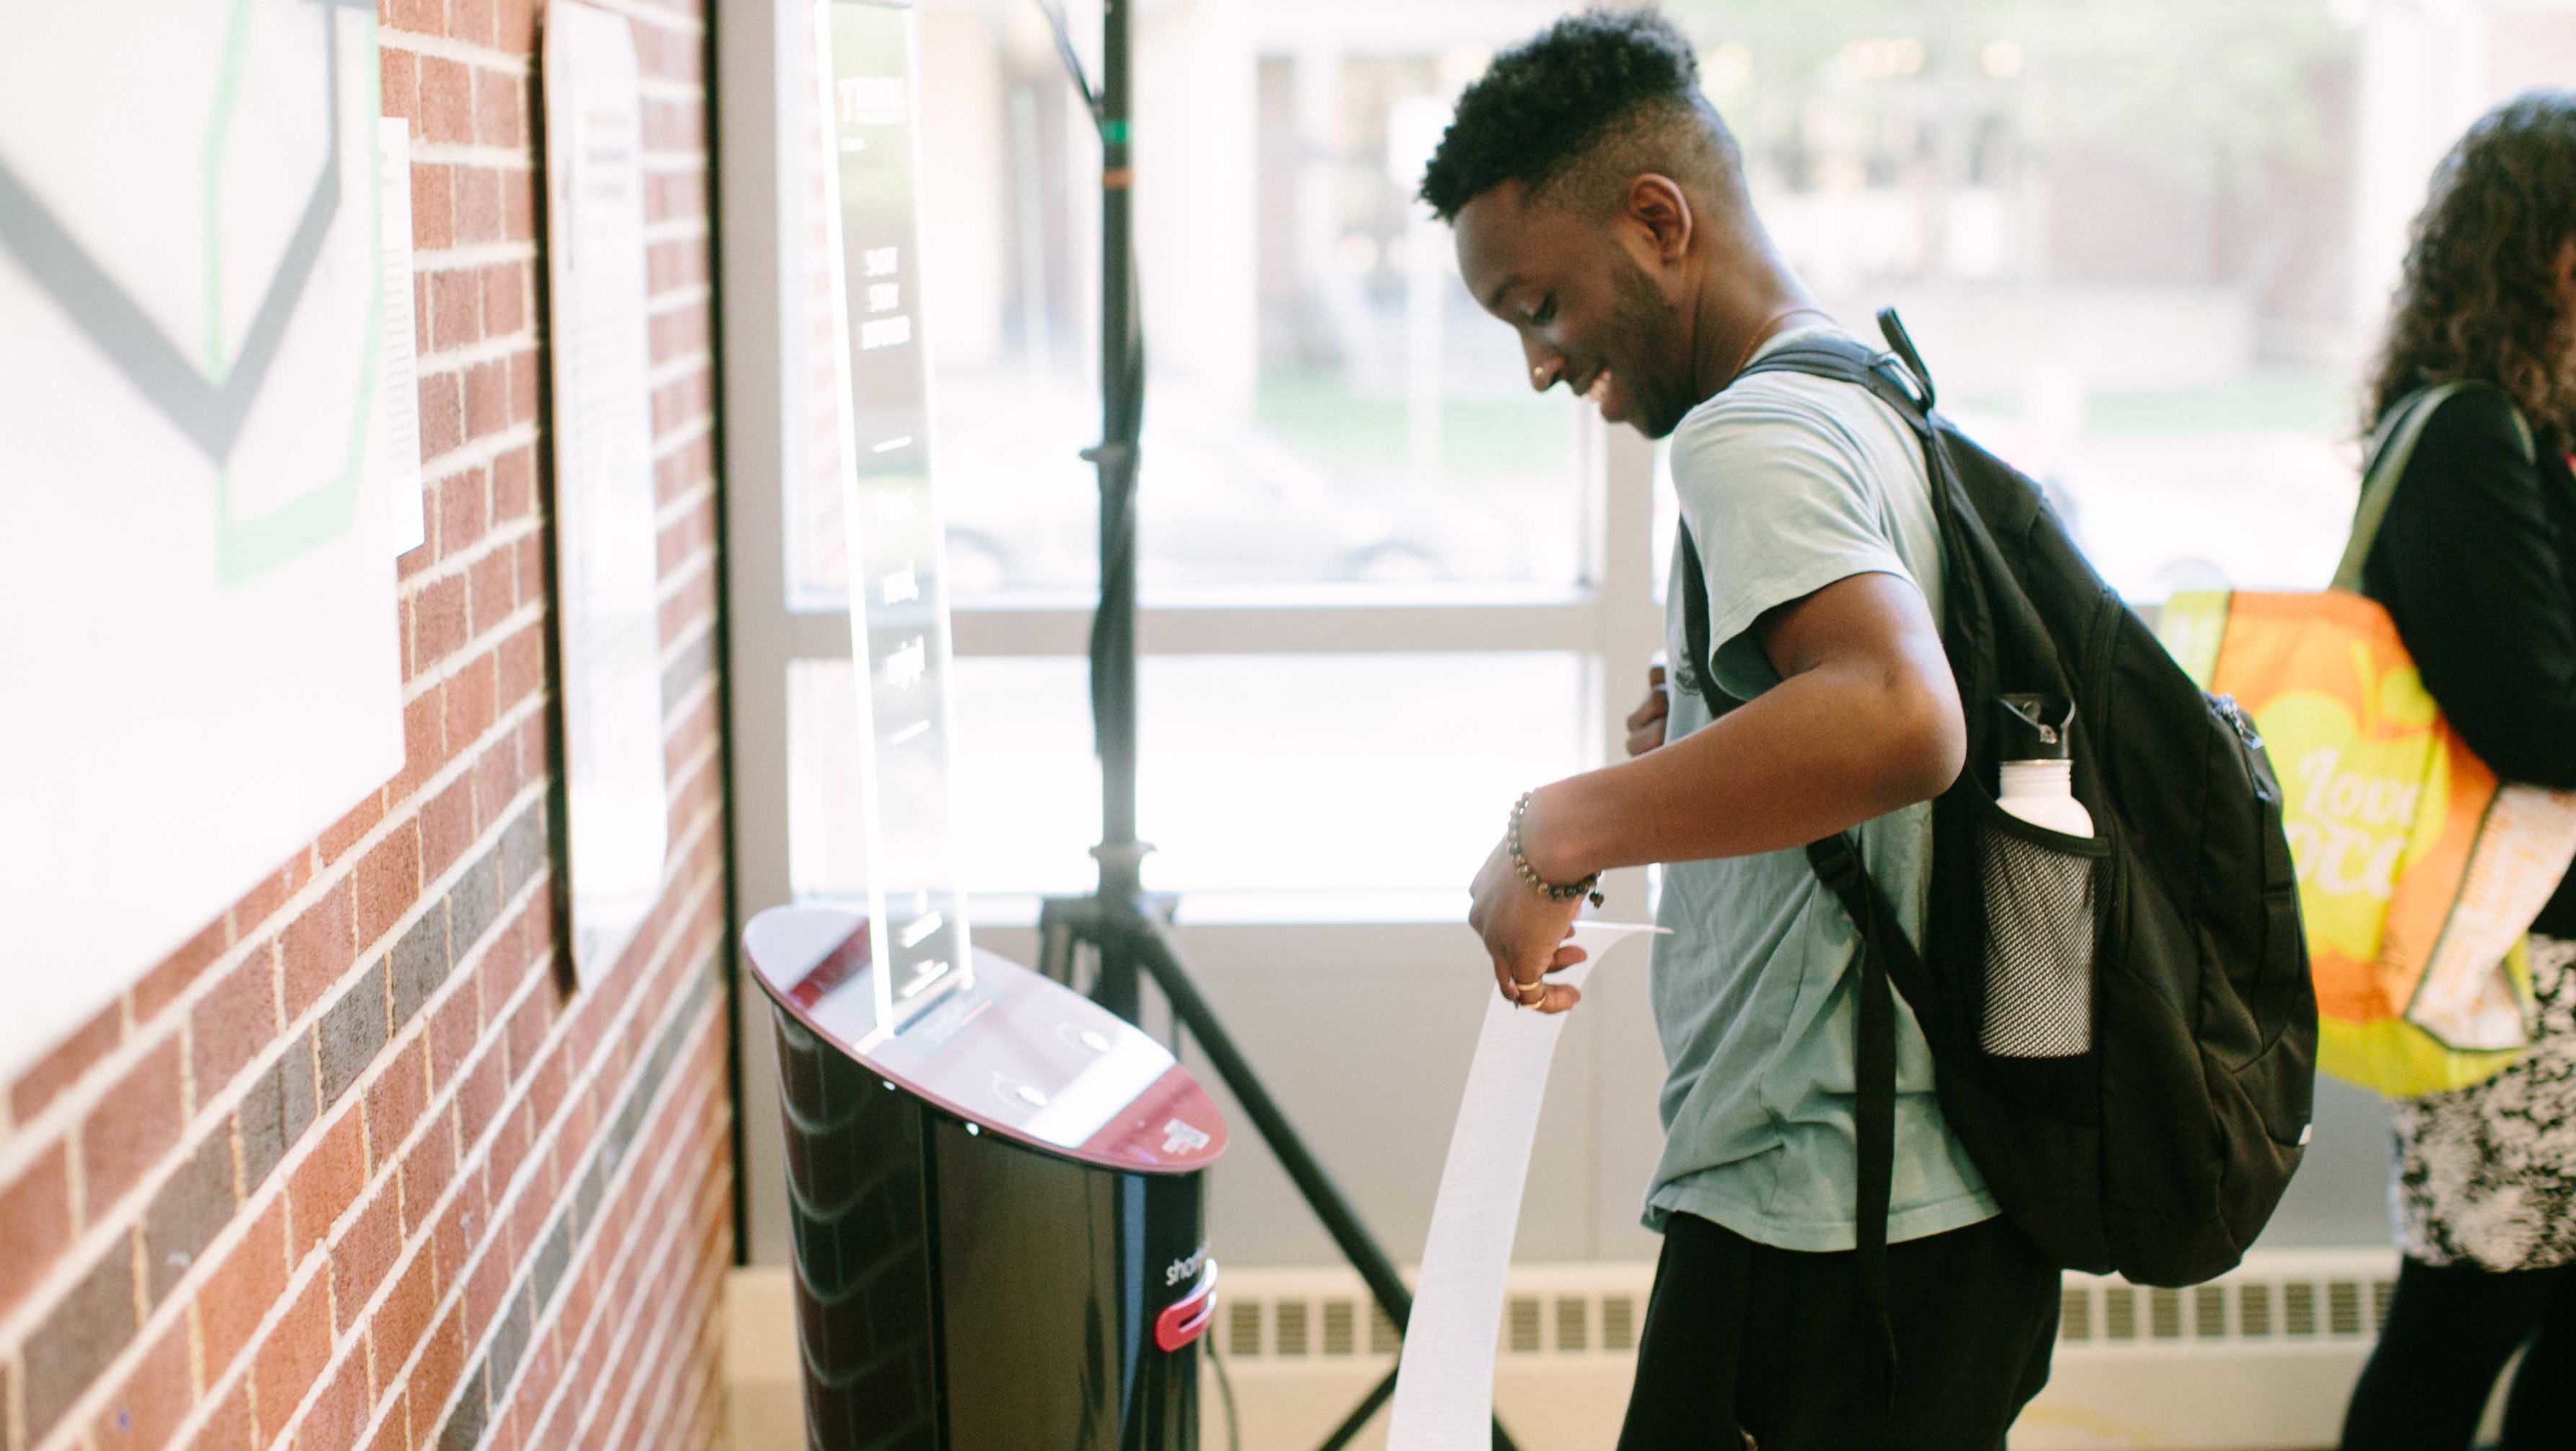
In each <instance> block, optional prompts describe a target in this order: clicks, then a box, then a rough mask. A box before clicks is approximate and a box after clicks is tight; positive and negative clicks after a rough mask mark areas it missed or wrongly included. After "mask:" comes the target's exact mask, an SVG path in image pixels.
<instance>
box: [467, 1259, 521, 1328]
mask: <svg viewBox="0 0 2576 1451" xmlns="http://www.w3.org/2000/svg"><path fill="white" fill-rule="evenodd" d="M487 1242H488V1246H489V1247H488V1248H486V1249H485V1250H484V1252H483V1258H482V1259H480V1260H478V1261H476V1262H475V1265H474V1272H473V1273H472V1274H471V1275H469V1276H467V1277H466V1282H465V1334H466V1338H468V1339H470V1340H477V1341H479V1340H481V1339H482V1338H483V1334H484V1332H485V1331H487V1330H489V1329H491V1328H492V1322H493V1320H494V1319H496V1318H498V1317H499V1316H502V1315H505V1314H508V1313H509V1308H510V1303H509V1302H510V1257H509V1256H508V1255H506V1254H504V1253H502V1249H503V1245H502V1243H501V1237H500V1236H499V1235H497V1234H496V1235H489V1236H487Z"/></svg>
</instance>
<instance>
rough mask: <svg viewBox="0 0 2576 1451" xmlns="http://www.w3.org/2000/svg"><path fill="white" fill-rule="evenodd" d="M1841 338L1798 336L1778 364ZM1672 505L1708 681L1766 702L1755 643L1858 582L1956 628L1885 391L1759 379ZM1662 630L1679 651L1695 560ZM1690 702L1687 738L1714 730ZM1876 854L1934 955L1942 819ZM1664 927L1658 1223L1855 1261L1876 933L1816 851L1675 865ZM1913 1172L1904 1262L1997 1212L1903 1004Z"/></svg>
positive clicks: (1912, 460)
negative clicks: (1869, 981)
mask: <svg viewBox="0 0 2576 1451" xmlns="http://www.w3.org/2000/svg"><path fill="white" fill-rule="evenodd" d="M1821 331H1825V329H1819V328H1808V329H1802V330H1798V331H1793V332H1790V333H1786V334H1783V335H1782V336H1781V337H1779V338H1776V339H1774V340H1772V341H1771V342H1770V343H1769V344H1767V345H1766V346H1765V347H1764V348H1763V350H1762V351H1763V352H1765V353H1767V352H1770V351H1771V350H1772V349H1774V348H1777V347H1779V346H1781V345H1782V344H1784V343H1786V342H1788V341H1790V340H1792V339H1794V338H1799V337H1808V336H1813V335H1815V334H1816V333H1818V332H1821ZM1672 475H1673V484H1674V487H1675V489H1676V491H1677V492H1678V493H1679V495H1680V499H1681V509H1682V518H1683V520H1684V521H1685V522H1686V523H1688V524H1689V526H1690V530H1691V535H1692V537H1693V539H1694V540H1695V541H1696V542H1697V543H1698V546H1699V552H1700V559H1701V562H1702V565H1703V572H1704V574H1705V576H1706V579H1707V583H1708V600H1709V640H1710V642H1711V646H1710V655H1711V659H1710V661H1709V662H1707V665H1708V668H1709V669H1710V670H1711V674H1710V677H1709V678H1710V680H1711V681H1712V682H1713V683H1714V684H1715V685H1716V686H1717V687H1718V689H1719V690H1720V691H1722V692H1723V693H1724V694H1725V695H1727V696H1729V697H1731V698H1733V699H1735V700H1739V701H1742V700H1750V699H1752V698H1754V697H1755V696H1758V695H1760V694H1761V693H1762V692H1763V691H1765V690H1768V689H1770V688H1771V687H1772V686H1774V685H1776V684H1778V683H1779V680H1780V677H1779V675H1778V673H1777V672H1776V671H1774V670H1773V669H1772V668H1771V663H1770V660H1769V659H1768V657H1766V656H1765V655H1764V654H1763V651H1762V648H1761V644H1760V642H1759V641H1758V640H1757V639H1756V638H1755V637H1754V635H1753V634H1752V633H1751V630H1752V625H1753V622H1754V620H1755V619H1756V618H1758V617H1759V616H1760V615H1762V614H1763V613H1764V612H1765V611H1767V610H1770V609H1772V608H1773V607H1775V606H1778V605H1783V604H1786V603H1788V602H1790V601H1792V600H1797V599H1801V598H1804V597H1805V596H1807V595H1810V594H1813V593H1815V592H1816V591H1817V590H1820V589H1822V588H1824V587H1825V586H1827V585H1829V584H1832V583H1834V582H1836V581H1838V580H1843V579H1848V578H1851V577H1852V576H1854V575H1859V574H1890V575H1894V576H1897V577H1898V578H1900V579H1904V580H1907V581H1909V582H1912V583H1913V584H1915V586H1916V587H1917V588H1919V589H1921V590H1923V591H1924V593H1925V595H1926V597H1927V600H1928V602H1929V604H1930V605H1931V607H1932V613H1933V615H1934V617H1935V618H1938V617H1939V615H1940V604H1941V597H1940V589H1941V563H1940V560H1941V554H1940V538H1939V533H1938V530H1937V527H1936V525H1935V523H1934V519H1933V514H1932V495H1931V486H1930V484H1929V482H1928V481H1927V479H1926V478H1925V475H1924V468H1923V454H1922V449H1921V446H1920V445H1919V444H1918V443H1917V442H1916V440H1915V437H1914V434H1913V433H1912V431H1911V430H1910V429H1909V428H1908V427H1907V426H1906V424H1905V422H1904V420H1903V419H1901V418H1899V417H1898V416H1897V414H1896V413H1895V411H1894V410H1892V409H1890V408H1889V407H1888V406H1887V405H1886V404H1884V403H1881V402H1880V401H1878V400H1877V399H1876V398H1874V397H1872V396H1871V395H1870V394H1869V393H1868V392H1867V391H1866V390H1864V389H1861V388H1858V387H1855V386H1853V385H1850V384H1847V383H1838V382H1833V381H1831V380H1828V379H1823V378H1813V377H1808V376H1806V375H1804V374H1793V373H1765V374H1760V375H1757V376H1755V377H1751V378H1746V379H1744V380H1742V381H1741V382H1738V383H1737V384H1735V385H1734V386H1733V387H1731V388H1728V389H1727V390H1726V391H1725V392H1723V393H1720V394H1718V395H1717V396H1716V397H1714V398H1711V399H1709V400H1708V401H1707V402H1705V403H1702V404H1701V405H1699V406H1698V407H1697V408H1695V409H1693V410H1691V412H1690V414H1689V415H1688V416H1687V417H1685V418H1684V419H1683V420H1682V422H1681V426H1680V427H1679V428H1677V429H1676V430H1674V433H1673V436H1672ZM1674 554H1675V556H1676V559H1675V563H1674V568H1675V570H1676V573H1675V575H1674V580H1673V584H1672V587H1671V589H1670V591H1669V593H1668V595H1667V602H1666V605H1665V609H1664V635H1665V645H1666V651H1667V655H1668V657H1669V658H1671V659H1673V660H1681V659H1684V658H1686V656H1687V650H1686V649H1685V647H1684V645H1683V643H1682V587H1681V583H1680V575H1679V573H1678V571H1679V568H1680V561H1679V558H1678V556H1679V554H1680V551H1679V550H1675V551H1674ZM1709 718H1710V717H1709V712H1708V708H1707V706H1706V704H1705V703H1704V702H1703V701H1701V700H1700V699H1699V698H1698V697H1697V695H1696V694H1695V693H1693V692H1691V691H1688V690H1684V689H1681V688H1679V687H1678V686H1676V687H1675V688H1674V690H1673V692H1672V714H1671V717H1670V720H1669V723H1668V724H1667V726H1666V737H1667V739H1669V740H1678V739H1680V738H1681V737H1682V736H1684V735H1687V734H1689V733H1690V732H1692V731H1694V730H1697V729H1699V728H1701V727H1702V726H1705V725H1706V724H1708V722H1709ZM1860 842H1861V855H1862V857H1863V859H1864V860H1865V861H1866V862H1867V863H1868V865H1869V869H1870V872H1871V874H1872V875H1873V876H1874V877H1876V878H1877V880H1878V882H1879V884H1880V886H1881V887H1883V888H1884V889H1885V890H1886V892H1887V894H1888V898H1889V900H1890V901H1891V902H1892V903H1894V905H1895V907H1896V911H1897V915H1898V917H1899V919H1900V920H1901V921H1902V923H1903V925H1904V927H1905V930H1906V933H1907V935H1909V936H1911V937H1913V938H1914V939H1915V940H1916V941H1918V942H1919V941H1920V940H1921V938H1922V930H1923V908H1924V901H1925V898H1926V896H1927V893H1928V890H1929V882H1930V864H1931V853H1932V814H1931V808H1930V807H1929V806H1928V805H1918V806H1910V807H1907V808H1906V809H1904V810H1902V811H1897V812H1892V813H1890V814H1888V815H1886V816H1882V817H1880V818H1878V819H1877V820H1875V821H1871V822H1868V823H1866V824H1864V825H1863V826H1862V827H1861V828H1860ZM1656 919H1657V921H1658V922H1659V923H1661V924H1662V925H1663V926H1665V927H1669V928H1671V929H1672V932H1673V935H1672V936H1670V937H1666V938H1659V939H1657V941H1656V943H1655V949H1654V966H1653V971H1652V982H1653V986H1652V994H1653V998H1654V1009H1655V1024H1656V1030H1657V1032H1658V1034H1659V1035H1660V1036H1661V1038H1662V1040H1663V1048H1664V1062H1665V1065H1666V1076H1665V1080H1664V1091H1663V1095H1662V1099H1661V1104H1660V1107H1661V1110H1662V1114H1663V1121H1664V1156H1663V1160H1662V1162H1661V1163H1660V1164H1658V1165H1657V1166H1656V1169H1655V1183H1654V1187H1653V1189H1652V1190H1651V1191H1649V1193H1648V1195H1647V1203H1646V1213H1645V1221H1646V1225H1647V1227H1648V1228H1650V1229H1658V1230H1660V1229H1661V1228H1662V1227H1663V1222H1664V1218H1665V1216H1666V1215H1667V1214H1669V1213H1671V1212H1673V1211H1677V1210H1678V1211H1682V1212H1686V1213H1690V1214H1695V1215H1698V1216H1700V1217H1701V1218H1703V1219H1707V1220H1711V1221H1714V1222H1716V1223H1717V1224H1720V1225H1723V1226H1725V1227H1726V1228H1728V1229H1731V1230H1733V1231H1735V1232H1736V1233H1738V1234H1741V1235H1743V1236H1745V1237H1746V1238H1748V1239H1751V1240H1755V1241H1757V1242H1760V1243H1763V1244H1768V1245H1776V1246H1778V1247H1780V1248H1783V1249H1790V1250H1801V1251H1826V1250H1844V1249H1850V1248H1851V1247H1852V1243H1853V1233H1852V1224H1853V1219H1852V1201H1853V1195H1854V1190H1855V1162H1854V1161H1855V1154H1854V1151H1853V1142H1852V1107H1853V1104H1854V1102H1855V1099H1856V1078H1855V1074H1854V1071H1853V1042H1852V1027H1853V1014H1854V1012H1855V1011H1856V1009H1857V994H1858V989H1859V986H1860V973H1859V971H1858V966H1859V964H1858V950H1859V933H1858V931H1857V930H1856V929H1855V928H1854V927H1853V925H1852V922H1851V919H1850V918H1849V917H1848V916H1847V915H1846V914H1845V913H1844V911H1843V909H1842V906H1841V904H1840V903H1838V902H1836V901H1835V900H1834V898H1833V896H1832V894H1830V893H1829V892H1827V891H1826V890H1825V888H1824V886H1823V884H1822V883H1820V882H1818V881H1817V880H1816V877H1815V873H1814V872H1813V871H1812V870H1810V869H1809V867H1808V865H1807V857H1806V853H1805V852H1804V851H1803V850H1790V851H1778V852H1768V853H1765V854H1763V855H1760V856H1750V857H1732V858H1727V859H1724V860H1718V861H1697V862H1674V863H1671V864H1669V865H1667V866H1666V867H1665V868H1664V872H1663V893H1662V899H1661V901H1660V903H1659V906H1658V909H1657V912H1656ZM1896 1019H1897V1021H1896V1173H1895V1182H1894V1190H1893V1195H1892V1199H1891V1206H1892V1212H1891V1213H1890V1216H1889V1222H1888V1238H1889V1239H1890V1240H1891V1241H1896V1240H1908V1239H1918V1238H1921V1237H1923V1236H1925V1235H1931V1234H1939V1233H1942V1232H1944V1231H1947V1230H1952V1229H1959V1228H1964V1227H1965V1226H1967V1225H1971V1224H1975V1223H1977V1222H1979V1221H1981V1220H1984V1219H1988V1218H1991V1217H1992V1216H1993V1215H1994V1213H1995V1202H1994V1199H1993V1198H1992V1196H1990V1195H1989V1194H1987V1192H1986V1189H1985V1182H1984V1180H1983V1179H1982V1178H1981V1177H1980V1176H1979V1175H1978V1173H1977V1170H1976V1166H1975V1165H1974V1164H1973V1163H1971V1162H1970V1161H1969V1159H1968V1154H1967V1150H1966V1149H1965V1148H1963V1147H1962V1146H1961V1145H1960V1143H1959V1141H1958V1139H1957V1137H1956V1136H1955V1135H1953V1134H1952V1133H1951V1132H1950V1129H1949V1125H1948V1124H1947V1122H1946V1121H1945V1120H1944V1119H1943V1117H1942V1115H1941V1107H1940V1103H1939V1101H1938V1100H1937V1099H1936V1098H1935V1097H1934V1095H1933V1091H1932V1058H1931V1051H1930V1049H1929V1048H1927V1047H1926V1046H1925V1044H1924V1041H1923V1032H1922V1029H1921V1028H1920V1027H1918V1026H1917V1025H1916V1023H1915V1019H1914V1014H1913V1011H1912V1010H1911V1009H1910V1008H1908V1007H1907V1006H1906V1004H1905V1000H1904V998H1903V996H1902V995H1899V996H1898V998H1897V1004H1896Z"/></svg>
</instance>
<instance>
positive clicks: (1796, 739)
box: [1523, 665, 1965, 881]
mask: <svg viewBox="0 0 2576 1451" xmlns="http://www.w3.org/2000/svg"><path fill="white" fill-rule="evenodd" d="M1964 752H1965V741H1964V734H1963V730H1962V727H1961V724H1960V721H1959V717H1958V706H1957V702H1956V699H1955V697H1950V696H1947V695H1945V694H1943V693H1941V692H1938V691H1934V690H1930V689H1925V688H1922V687H1921V686H1919V685H1917V684H1915V683H1913V682H1910V681H1908V680H1907V679H1906V678H1904V677H1903V676H1902V675H1899V674H1892V673H1889V672H1885V671H1879V670H1872V669H1868V668H1866V667H1862V666H1858V665H1854V666H1829V667H1825V668H1821V669H1817V670H1812V671H1808V672H1806V673H1804V674H1801V675H1798V676H1794V677H1792V678H1791V679H1789V680H1786V681H1783V682H1781V683H1780V684H1779V685H1777V686H1775V687H1773V688H1772V689H1770V690H1768V691H1766V692H1764V693H1763V694H1762V695H1761V696H1760V697H1759V698H1758V699H1756V700H1753V701H1751V702H1749V703H1747V704H1745V705H1743V706H1740V707H1738V708H1737V709H1735V710H1733V711H1730V712H1728V713H1727V714H1726V715H1725V716H1723V717H1721V718H1720V719H1718V720H1717V721H1716V722H1714V723H1713V724H1711V725H1709V726H1708V727H1706V728H1705V729H1702V730H1699V731H1695V732H1693V733H1692V734H1690V735H1689V736H1686V737H1684V738H1683V739H1681V740H1678V741H1675V742H1673V743H1671V744H1669V745H1666V746H1663V747H1661V748H1659V749H1656V750H1652V751H1649V752H1647V753H1646V754H1644V755H1642V756H1639V757H1637V758H1636V759H1635V760H1632V761H1625V762H1622V763H1620V764H1618V765H1615V766H1609V767H1605V768H1604V769H1601V770H1598V771H1589V772H1586V773H1584V774H1583V775H1580V776H1570V777H1568V778H1566V779H1565V780H1562V781H1558V782H1556V783H1554V784H1552V785H1549V786H1546V787H1542V788H1541V789H1540V790H1539V791H1538V792H1537V794H1536V796H1535V798H1534V799H1533V800H1532V801H1531V803H1530V810H1529V816H1528V818H1527V820H1526V821H1525V822H1524V824H1523V843H1524V846H1525V848H1526V850H1527V852H1528V855H1529V858H1530V864H1531V866H1532V867H1533V868H1534V869H1535V870H1537V871H1538V872H1539V873H1540V874H1541V875H1542V876H1544V877H1546V878H1547V879H1548V880H1550V881H1573V880H1576V879H1578V878H1581V877H1583V876H1586V875H1589V874H1590V873H1593V872H1597V871H1606V870H1608V869H1610V868H1613V867H1627V866H1639V865H1643V864H1645V863H1648V862H1676V861H1700V860H1704V859H1707V858H1711V857H1730V856H1749V855H1752V854H1754V853H1757V852H1766V851H1779V850H1782V849H1784V848H1788V847H1793V846H1804V845H1805V844H1807V843H1808V842H1811V841H1814V840H1816V839H1818V838H1820V837H1825V836H1830V835H1832V834H1833V833H1835V832H1837V831H1843V830H1847V829H1849V828H1851V827H1853V826H1857V825H1859V824H1860V823H1861V822H1864V821H1868V820H1871V819H1873V818H1875V817H1879V816H1883V815H1885V814H1887V813H1888V812H1890V811H1894V810H1897V809H1898V808H1900V807H1904V806H1910V805H1912V804H1914V803H1915V802H1918V801H1925V800H1929V799H1931V798H1932V797H1933V796H1936V795H1938V794H1940V792H1941V791H1942V790H1944V789H1946V788H1947V787H1948V785H1949V784H1950V782H1951V781H1952V780H1954V779H1956V778H1957V776H1958V773H1959V768H1960V762H1961V759H1962V756H1963V754H1964Z"/></svg>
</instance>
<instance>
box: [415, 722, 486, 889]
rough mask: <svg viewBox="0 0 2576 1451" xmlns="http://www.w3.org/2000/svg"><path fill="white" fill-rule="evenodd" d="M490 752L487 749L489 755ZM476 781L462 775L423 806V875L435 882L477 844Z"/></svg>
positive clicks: (421, 835)
mask: <svg viewBox="0 0 2576 1451" xmlns="http://www.w3.org/2000/svg"><path fill="white" fill-rule="evenodd" d="M490 756H491V752H489V751H486V752H484V757H485V759H489V758H490ZM474 781H475V778H474V777H473V776H471V775H467V776H460V777H458V778H457V779H456V780H455V781H453V782H451V783H450V784H449V785H448V787H447V789H446V790H444V791H441V792H439V793H438V795H437V796H435V797H433V798H432V799H431V800H430V801H429V803H428V804H427V805H425V806H423V807H421V808H420V876H421V880H422V881H424V882H434V881H436V880H438V878H439V877H440V876H441V875H442V874H443V873H445V872H446V870H447V869H448V868H449V867H452V866H454V865H456V861H457V858H459V857H461V856H463V855H464V854H465V849H466V848H467V847H469V846H471V845H473V844H474Z"/></svg>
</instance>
